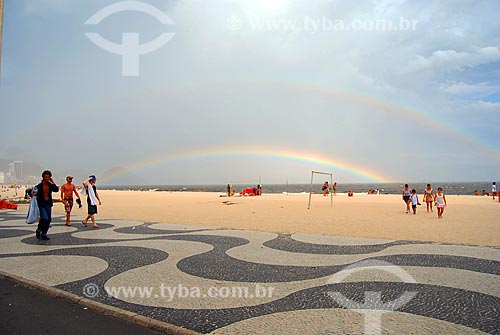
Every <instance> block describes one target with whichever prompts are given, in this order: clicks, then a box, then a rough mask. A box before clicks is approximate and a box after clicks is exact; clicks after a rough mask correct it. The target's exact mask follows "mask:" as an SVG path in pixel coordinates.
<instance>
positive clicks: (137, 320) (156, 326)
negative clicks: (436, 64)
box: [0, 271, 201, 335]
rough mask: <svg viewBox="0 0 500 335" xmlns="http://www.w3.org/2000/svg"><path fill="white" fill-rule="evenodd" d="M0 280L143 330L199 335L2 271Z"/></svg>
mask: <svg viewBox="0 0 500 335" xmlns="http://www.w3.org/2000/svg"><path fill="white" fill-rule="evenodd" d="M0 279H5V280H8V281H11V282H14V283H16V284H19V285H21V286H24V287H26V288H29V289H32V290H37V291H40V292H42V293H43V294H45V295H48V296H52V297H55V298H59V299H62V300H65V301H67V302H71V303H74V304H77V305H80V306H83V307H86V308H88V309H90V310H93V311H95V312H97V313H100V314H103V315H107V316H112V317H114V318H117V319H121V320H124V321H127V322H130V323H133V324H136V325H139V326H142V327H145V328H149V329H153V330H156V331H159V332H161V333H164V334H169V335H201V333H198V332H195V331H193V330H189V329H186V328H182V327H179V326H175V325H173V324H170V323H167V322H163V321H159V320H155V319H152V318H149V317H147V316H143V315H140V314H137V313H134V312H130V311H127V310H124V309H121V308H118V307H114V306H109V305H106V304H103V303H101V302H97V301H94V300H91V299H88V298H84V297H80V296H78V295H76V294H73V293H70V292H66V291H63V290H60V289H58V288H55V287H52V286H47V285H44V284H40V283H37V282H35V281H33V280H29V279H26V278H23V277H19V276H16V275H13V274H10V273H6V272H3V271H0Z"/></svg>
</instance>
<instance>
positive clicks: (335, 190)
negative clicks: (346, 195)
mask: <svg viewBox="0 0 500 335" xmlns="http://www.w3.org/2000/svg"><path fill="white" fill-rule="evenodd" d="M332 191H333V195H337V182H335V183H333V186H332Z"/></svg>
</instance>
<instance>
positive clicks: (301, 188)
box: [99, 182, 491, 195]
mask: <svg viewBox="0 0 500 335" xmlns="http://www.w3.org/2000/svg"><path fill="white" fill-rule="evenodd" d="M322 185H323V184H322V183H321V184H313V191H314V192H316V193H322V191H321V186H322ZM408 185H409V186H410V189H412V188H414V189H415V190H417V193H418V194H421V193H423V192H424V189H425V187H426V185H427V183H408ZM431 185H432V188H433V189H434V191H435V192H436V191H437V188H438V187H442V188H443V192H444V193H445V194H449V195H474V193H475V191H476V190H477V191H479V192H480V193H482V191H483V190H486V192H488V193H491V182H463V183H450V182H442V183H440V182H435V183H431ZM226 186H227V185H224V184H218V185H122V186H101V185H100V186H99V188H100V189H114V190H134V191H136V190H143V191H155V192H166V191H175V192H199V191H201V190H203V191H205V192H221V193H225V192H226ZM232 187H233V189H235V190H236V192H240V191H241V190H243V189H244V188H247V187H257V185H250V184H232ZM403 187H404V183H380V184H377V183H356V184H341V183H337V193H347V192H348V191H349V190H352V191H353V192H354V193H368V191H369V190H371V189H373V190H376V189H379V190H380V194H401V193H402V191H403ZM309 189H310V184H289V185H285V184H262V192H263V193H275V194H277V193H286V192H288V193H309Z"/></svg>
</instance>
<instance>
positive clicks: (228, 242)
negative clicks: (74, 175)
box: [0, 211, 500, 334]
mask: <svg viewBox="0 0 500 335" xmlns="http://www.w3.org/2000/svg"><path fill="white" fill-rule="evenodd" d="M78 222H79V220H78V219H76V218H74V222H73V227H66V226H65V225H64V219H63V218H62V217H55V218H54V220H53V224H52V228H51V229H50V231H49V236H50V238H51V240H50V241H39V240H37V239H36V238H35V234H34V230H35V229H36V226H35V225H27V224H26V223H25V222H24V216H23V215H21V214H19V213H17V212H14V211H2V212H0V270H1V271H4V272H7V273H11V274H14V275H17V276H21V277H24V278H27V279H31V280H34V281H37V282H40V283H43V284H46V285H49V286H53V287H56V288H59V289H62V290H65V291H68V292H71V293H74V294H77V295H80V296H85V297H88V298H91V299H93V300H96V301H99V302H103V303H105V304H108V305H111V306H116V307H119V308H122V309H125V310H129V311H132V312H135V313H138V314H141V315H145V316H148V317H151V318H154V319H158V320H161V321H164V322H168V323H171V324H174V325H178V326H181V327H184V328H188V329H191V330H194V331H197V332H200V333H212V334H305V333H307V334H364V333H367V332H371V333H373V334H375V333H380V334H500V249H498V248H487V247H473V246H462V245H444V244H436V243H425V242H415V241H394V240H381V239H364V238H346V237H333V236H323V235H321V236H320V235H306V234H296V235H282V234H273V233H266V232H256V231H242V230H223V229H220V230H218V229H207V228H204V227H193V226H184V225H178V224H174V223H172V224H169V223H143V222H133V221H125V220H100V221H99V224H100V229H92V227H91V225H89V228H86V227H84V226H83V225H82V224H81V223H78ZM370 313H371V314H370ZM367 315H372V316H373V315H375V316H379V319H380V320H379V321H380V322H379V327H380V329H378V330H377V329H376V328H377V327H376V326H373V327H375V328H373V327H372V328H367V324H368V325H370V324H372V325H375V323H376V322H375V321H373V320H377V318H370V317H367ZM367 320H368V321H367Z"/></svg>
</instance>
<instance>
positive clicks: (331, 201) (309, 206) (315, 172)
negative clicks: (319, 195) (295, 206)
mask: <svg viewBox="0 0 500 335" xmlns="http://www.w3.org/2000/svg"><path fill="white" fill-rule="evenodd" d="M315 174H320V175H326V176H330V185H329V187H332V185H333V174H332V173H327V172H319V171H311V187H310V188H309V204H308V205H307V209H310V208H311V197H312V193H313V181H314V175H315ZM329 192H330V206H333V192H331V190H329Z"/></svg>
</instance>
